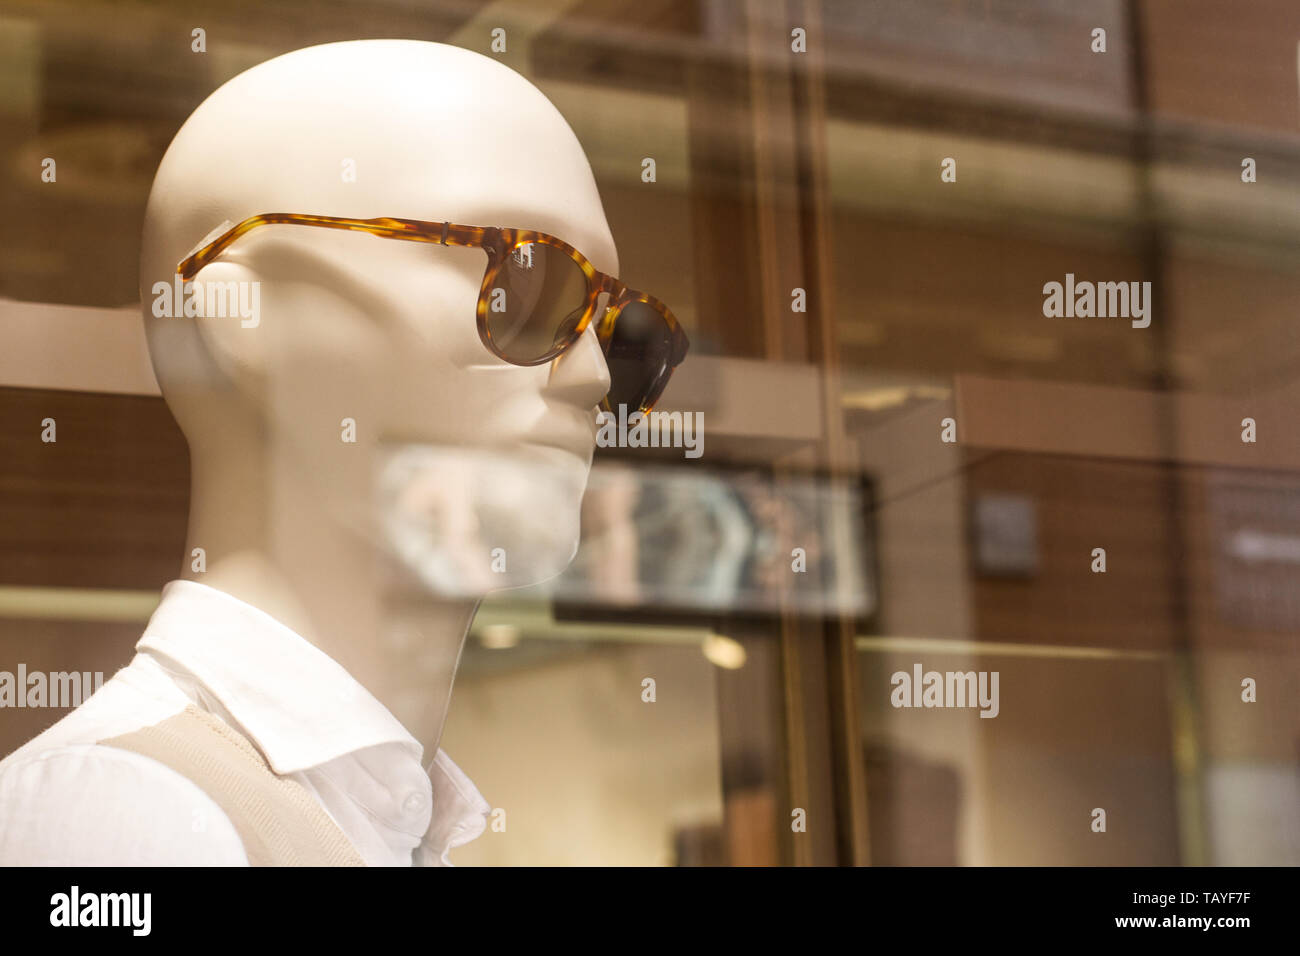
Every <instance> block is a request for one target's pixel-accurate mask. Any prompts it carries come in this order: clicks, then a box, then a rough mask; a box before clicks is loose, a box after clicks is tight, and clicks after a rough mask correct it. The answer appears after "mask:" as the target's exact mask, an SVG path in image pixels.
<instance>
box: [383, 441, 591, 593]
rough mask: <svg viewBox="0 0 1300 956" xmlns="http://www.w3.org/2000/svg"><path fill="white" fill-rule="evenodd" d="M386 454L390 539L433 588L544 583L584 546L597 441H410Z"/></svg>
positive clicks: (473, 589) (388, 544) (480, 589)
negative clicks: (496, 445) (500, 444)
mask: <svg viewBox="0 0 1300 956" xmlns="http://www.w3.org/2000/svg"><path fill="white" fill-rule="evenodd" d="M379 457H380V459H381V460H380V467H379V474H378V475H377V477H376V481H375V487H376V489H377V492H378V501H377V506H378V511H379V524H380V526H381V527H382V528H383V533H384V542H383V544H384V547H385V548H386V549H387V550H388V551H389V552H390V553H391V554H392V555H393V556H394V557H395V558H397V560H398V561H399V562H400V563H401V565H402V566H403V567H405V568H406V570H408V571H409V572H410V573H411V574H413V575H414V576H415V577H416V578H417V579H418V580H419V581H420V582H421V583H422V584H423V585H424V586H425V587H426V588H428V589H429V590H430V591H432V592H434V593H437V594H440V595H445V596H478V595H482V594H486V593H488V592H490V591H494V590H502V589H508V588H518V587H525V586H528V585H530V584H538V583H540V582H542V581H545V580H548V579H549V578H553V577H555V576H556V575H558V574H560V573H561V572H562V571H564V569H565V568H566V567H567V566H568V564H569V562H570V561H572V560H573V556H574V555H575V554H576V553H577V549H578V536H579V523H578V514H579V507H580V504H581V501H582V495H583V491H584V489H585V487H586V484H587V474H588V471H589V470H590V466H591V454H590V451H588V453H587V454H586V455H585V456H580V455H576V454H574V453H573V452H570V451H567V450H561V449H557V448H552V447H541V446H536V445H523V446H520V447H518V448H515V449H511V450H508V451H507V450H501V451H496V450H466V449H461V448H447V447H439V446H436V445H427V444H403V445H399V446H395V447H391V448H386V449H384V451H383V452H382V453H381V455H380V456H379Z"/></svg>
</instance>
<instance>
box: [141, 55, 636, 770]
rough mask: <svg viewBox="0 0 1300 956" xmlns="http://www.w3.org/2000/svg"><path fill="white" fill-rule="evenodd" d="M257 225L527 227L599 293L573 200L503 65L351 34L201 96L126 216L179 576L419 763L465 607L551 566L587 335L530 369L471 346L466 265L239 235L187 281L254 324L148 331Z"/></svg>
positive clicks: (582, 171)
mask: <svg viewBox="0 0 1300 956" xmlns="http://www.w3.org/2000/svg"><path fill="white" fill-rule="evenodd" d="M265 212H290V213H305V214H314V215H326V216H349V217H357V218H366V217H378V216H390V217H399V218H411V219H428V220H451V221H454V222H461V223H472V224H478V225H501V226H516V227H520V228H529V229H538V230H542V231H546V232H550V233H552V234H554V235H557V236H561V237H563V238H564V239H565V240H566V241H568V242H570V243H571V244H572V245H574V246H576V247H577V248H579V249H581V250H582V251H583V252H584V253H586V254H587V256H588V257H589V258H590V259H591V260H592V262H593V264H594V265H595V266H596V267H597V268H598V269H601V270H605V271H609V272H615V273H616V272H617V270H618V260H617V255H616V252H615V248H614V243H613V240H612V237H611V235H610V230H609V227H608V225H607V223H606V221H605V216H604V212H603V210H602V207H601V203H600V198H599V195H598V193H597V189H596V185H595V181H594V179H593V177H592V174H591V169H590V166H589V164H588V162H587V159H586V157H585V155H584V154H583V151H582V148H581V146H580V145H579V143H578V141H577V139H576V137H575V136H574V134H573V132H572V131H571V130H570V128H569V127H568V125H567V123H566V122H565V121H564V119H563V117H561V115H560V114H559V112H558V111H557V110H556V109H555V108H554V107H553V106H552V105H551V104H550V102H549V101H548V100H546V98H545V97H544V96H543V95H542V94H541V93H540V92H539V91H538V90H537V89H536V88H534V87H533V86H532V85H531V84H530V83H528V81H527V80H525V79H524V78H523V77H521V76H519V75H518V74H516V73H514V72H513V71H511V70H510V69H508V68H506V67H504V66H502V65H501V64H499V63H497V62H496V61H494V60H492V59H490V58H487V57H484V56H480V55H478V54H476V53H472V52H468V51H466V50H462V49H459V48H456V47H451V46H444V45H441V44H436V43H426V42H417V41H405V40H364V41H357V42H348V43H334V44H328V45H324V46H318V47H311V48H308V49H304V50H299V51H296V52H293V53H290V54H287V55H284V56H281V57H278V58H276V59H273V60H270V61H268V62H266V63H263V64H261V65H259V66H257V67H255V68H253V69H251V70H249V71H247V72H246V73H243V74H241V75H240V76H238V77H236V78H234V79H233V80H231V81H230V82H228V83H227V84H226V85H224V86H223V87H221V88H220V89H219V90H218V91H217V92H215V93H214V94H212V96H210V97H209V98H208V99H207V100H206V101H205V102H204V103H203V104H202V105H201V106H200V107H199V108H198V109H197V110H196V111H195V113H194V114H193V115H192V116H191V117H190V118H189V120H188V121H187V122H186V123H185V125H184V127H183V128H182V129H181V130H180V132H179V133H178V134H177V136H176V138H175V140H174V141H173V142H172V144H171V146H170V148H169V149H168V151H167V154H166V156H165V157H164V159H163V161H162V163H161V165H160V168H159V170H158V174H157V177H156V180H155V182H154V187H153V191H152V193H151V195H150V198H149V203H148V208H147V212H146V216H145V227H144V242H143V250H142V258H141V272H140V281H141V295H142V300H143V302H144V303H145V308H144V314H145V322H146V330H147V333H148V340H149V347H150V354H151V357H152V361H153V366H154V370H155V373H156V376H157V379H158V382H159V384H160V386H161V389H162V393H163V397H164V398H165V400H166V402H167V404H168V407H169V408H170V409H171V411H172V413H173V415H174V416H175V418H176V421H177V422H178V423H179V425H180V427H181V429H182V431H183V432H184V433H185V436H186V438H187V440H188V443H189V447H190V467H191V476H192V477H191V482H192V484H191V501H190V520H189V529H188V534H187V539H186V555H187V557H186V560H185V571H184V576H185V577H186V578H189V579H192V580H195V581H198V582H200V583H202V584H205V585H208V586H209V587H213V588H217V589H219V590H221V591H224V592H227V593H228V594H230V595H233V596H235V597H237V598H239V599H240V600H242V601H244V602H246V603H248V604H250V605H252V606H254V607H256V608H258V609H260V610H262V611H265V612H266V613H267V614H269V615H271V616H272V617H274V618H276V619H277V620H279V621H280V622H282V623H283V624H285V625H286V626H288V627H289V628H292V629H293V630H294V631H296V632H297V633H298V634H300V635H302V636H303V637H305V638H306V639H307V640H308V641H310V642H311V643H312V644H314V645H315V646H316V647H318V648H319V649H320V650H322V651H324V652H325V653H326V654H328V655H329V656H330V657H332V658H333V659H334V660H335V661H337V662H338V663H339V664H341V665H342V666H343V667H344V668H345V669H346V670H348V671H349V672H350V673H351V675H352V676H353V677H355V678H356V680H357V681H359V682H360V683H361V684H362V685H363V686H364V687H365V688H366V689H367V690H368V691H369V692H370V693H371V694H373V695H374V696H375V697H376V698H378V699H379V700H380V701H381V702H382V703H383V704H384V705H385V706H386V707H388V708H389V710H391V711H392V713H393V714H394V715H395V716H396V717H397V718H398V720H399V721H401V722H402V723H403V724H404V725H405V726H406V728H407V729H408V730H409V731H410V732H411V734H412V735H413V736H415V737H416V738H417V739H418V740H419V741H420V742H421V743H422V744H423V745H424V748H425V754H426V756H428V755H432V754H433V752H434V751H435V750H436V748H437V745H438V740H439V738H440V736H441V733H442V726H443V722H444V719H445V715H446V712H447V706H448V703H449V700H450V695H451V687H452V681H453V678H454V676H455V671H456V666H457V662H458V659H459V655H460V651H461V647H462V645H463V642H464V639H465V635H466V633H467V630H468V628H469V625H470V623H471V621H472V619H473V615H474V611H475V608H476V607H477V602H478V600H479V599H480V598H481V597H482V596H483V594H485V593H487V592H488V591H490V590H494V589H498V588H502V587H518V586H522V585H527V584H531V583H535V582H538V581H541V580H544V579H546V578H548V577H551V576H553V575H555V574H557V573H559V572H560V571H561V570H563V568H564V567H565V566H566V565H567V563H568V562H569V561H570V560H571V559H572V557H573V555H574V553H575V551H576V548H577V541H578V513H579V504H580V501H581V497H582V493H583V490H584V487H585V484H586V478H587V473H588V470H589V467H590V463H591V454H592V449H593V446H594V436H595V423H594V407H595V406H596V404H597V403H598V402H599V400H600V399H601V398H602V396H603V395H604V394H605V392H606V390H607V389H608V387H609V378H608V372H607V370H606V367H605V362H604V359H603V357H602V354H601V350H600V347H599V345H598V344H597V341H596V338H595V334H594V332H593V328H588V329H587V331H586V333H585V334H584V336H583V339H582V340H581V341H580V342H579V343H578V344H577V345H576V346H574V347H573V348H571V349H570V350H569V351H567V352H565V353H564V354H563V355H562V356H561V357H560V358H558V359H556V360H555V361H554V362H552V363H551V364H550V365H542V366H535V367H517V366H512V365H509V364H507V363H505V362H503V361H501V360H500V359H498V358H497V357H495V356H494V355H492V354H491V353H490V352H488V350H487V349H486V348H485V347H484V346H483V344H482V343H481V342H480V340H479V338H478V334H477V331H476V327H475V321H474V309H475V300H476V296H477V292H478V283H479V281H480V279H481V276H482V271H483V261H484V260H483V257H484V253H483V252H482V251H481V250H477V249H466V248H455V247H444V246H433V245H427V244H423V243H414V242H400V241H392V240H385V239H380V238H376V237H373V236H369V235H365V234H361V233H352V232H340V231H334V230H326V229H314V228H303V227H294V226H268V227H265V228H262V229H258V230H256V231H255V232H253V233H250V234H249V235H248V236H246V237H244V238H242V239H241V240H240V241H239V242H238V243H237V244H235V245H234V246H232V247H231V248H230V249H229V250H228V251H227V252H226V253H224V254H223V255H222V256H221V258H220V259H219V260H218V261H216V262H214V263H212V264H210V265H208V266H207V267H206V268H204V269H203V270H202V272H201V274H200V275H199V276H198V279H199V280H202V281H204V282H232V281H233V282H240V283H250V282H258V283H260V289H259V291H260V312H261V314H260V318H259V320H258V322H257V323H256V325H255V326H254V327H248V326H249V325H250V323H247V322H244V323H241V321H240V320H239V319H238V318H237V317H236V318H220V317H203V318H170V317H155V316H154V315H153V314H152V313H151V310H150V308H149V304H150V302H151V299H152V296H151V294H150V290H151V288H152V287H153V286H154V284H155V283H156V282H160V281H163V282H171V280H172V277H173V274H174V272H175V268H176V263H177V262H178V261H179V260H180V259H181V258H182V257H184V256H185V255H186V254H187V253H188V252H189V251H190V250H191V249H192V248H193V247H194V246H195V244H196V243H198V242H200V240H202V239H203V238H204V236H205V235H207V234H209V233H210V232H211V231H212V230H213V229H214V228H216V227H218V226H219V225H220V224H221V223H222V222H223V220H225V221H230V222H238V221H240V220H241V219H243V218H245V217H246V216H250V215H254V214H258V213H265ZM345 420H351V421H352V422H353V423H355V424H354V429H353V430H354V433H355V441H347V440H345V437H346V431H347V429H346V424H345ZM197 549H201V552H200V551H198V550H197ZM200 554H201V556H202V557H201V560H200V559H199V557H198V556H199V555H200Z"/></svg>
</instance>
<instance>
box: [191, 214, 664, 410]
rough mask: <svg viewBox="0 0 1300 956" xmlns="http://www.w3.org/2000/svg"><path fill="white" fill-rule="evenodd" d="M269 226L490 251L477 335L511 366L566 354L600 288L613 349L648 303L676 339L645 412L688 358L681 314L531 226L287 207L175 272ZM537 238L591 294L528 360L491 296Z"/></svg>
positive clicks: (604, 330) (603, 327)
mask: <svg viewBox="0 0 1300 956" xmlns="http://www.w3.org/2000/svg"><path fill="white" fill-rule="evenodd" d="M267 225H296V226H320V227H323V228H326V229H350V230H353V231H355V232H365V233H369V234H370V235H372V236H379V237H380V238H382V239H405V240H408V241H410V242H429V243H433V244H435V245H442V246H468V247H472V248H476V249H482V250H483V251H484V252H486V253H487V257H488V264H487V269H486V270H484V273H483V285H482V287H481V288H480V289H479V295H478V308H477V315H478V334H479V338H480V339H482V340H483V344H484V345H485V346H487V348H488V350H489V351H491V352H492V354H493V355H496V356H497V357H498V358H500V359H502V360H503V361H506V362H509V363H510V364H511V365H523V366H533V365H544V364H546V363H547V362H550V361H552V360H554V359H555V358H556V357H558V356H559V355H562V354H563V353H564V352H565V350H567V349H568V348H569V347H570V346H572V345H573V343H574V342H576V341H578V339H579V338H580V337H581V336H582V333H583V332H585V331H586V330H587V326H588V325H589V324H590V323H591V320H592V317H593V316H594V315H595V312H596V304H597V300H598V299H599V298H600V295H601V293H608V294H609V301H608V304H607V305H606V308H605V315H604V316H603V317H602V318H601V320H600V322H599V323H598V324H597V326H596V337H597V339H598V340H599V341H600V345H601V348H602V350H604V351H605V352H608V350H609V343H610V341H611V338H612V336H613V333H614V326H615V324H616V322H617V320H618V315H619V313H620V312H622V310H623V308H624V307H625V306H626V305H628V304H629V303H631V302H644V303H645V304H646V305H648V306H650V307H651V308H652V309H654V310H655V311H656V312H658V313H659V314H660V315H662V316H663V318H664V322H665V323H666V324H667V326H668V330H669V334H670V336H671V338H672V349H671V352H670V356H671V357H670V359H669V362H668V363H667V364H666V365H665V366H664V368H663V369H662V370H660V372H659V373H658V377H657V379H656V380H655V381H654V382H652V383H651V386H650V388H649V390H648V392H647V394H646V397H645V398H644V399H643V400H642V402H641V406H640V411H642V412H649V411H650V409H651V408H652V407H653V406H654V403H655V402H656V401H657V400H658V398H659V396H660V395H661V394H662V393H663V389H664V386H665V385H667V384H668V379H669V378H670V377H671V376H672V372H673V370H674V369H675V368H677V366H678V365H680V364H681V363H682V360H683V359H684V358H685V357H686V351H687V349H688V348H689V347H690V341H689V340H688V339H687V337H686V332H685V331H684V330H683V329H682V327H681V324H680V323H679V322H678V321H677V317H676V316H674V315H673V314H672V312H671V311H670V310H669V308H668V306H666V305H665V304H664V303H663V302H661V301H660V300H658V299H656V298H655V297H654V296H652V295H647V294H646V293H644V292H641V291H639V290H637V289H631V288H629V287H628V286H627V285H625V284H624V283H623V282H620V281H619V280H618V279H617V278H615V277H614V276H612V275H609V274H607V273H604V272H601V271H599V270H598V269H597V268H596V267H595V266H593V265H592V264H591V262H590V261H589V260H588V259H587V257H586V256H584V255H583V254H582V253H581V252H579V251H578V250H577V249H575V248H573V246H571V245H569V244H568V243H567V242H565V241H564V240H563V239H559V238H557V237H555V236H552V235H550V234H549V233H545V232H536V231H534V230H531V229H503V228H500V227H497V226H465V225H461V224H459V223H454V222H426V221H424V220H420V219H389V218H386V217H381V218H378V219H346V218H341V217H338V216H309V215H301V214H298V213H288V212H270V213H262V214H260V215H257V216H249V217H248V218H247V219H245V220H243V221H242V222H240V223H238V224H236V225H234V226H230V228H228V229H226V230H225V231H224V232H222V233H220V234H219V235H217V236H216V237H215V238H211V237H209V238H208V239H205V240H204V242H202V243H200V245H199V246H198V247H197V248H195V249H194V250H193V251H192V252H190V254H189V255H187V256H186V257H185V258H184V259H182V260H181V261H180V262H179V263H177V265H176V274H177V275H179V276H180V277H181V279H182V281H184V282H189V281H190V280H191V279H193V278H194V277H195V276H196V275H198V273H199V270H201V269H202V268H203V267H204V266H206V265H208V264H209V263H211V262H212V261H213V260H215V259H216V258H217V257H218V256H219V255H221V253H222V252H224V251H225V250H226V249H227V248H228V247H229V246H230V245H231V244H232V243H234V242H235V241H236V240H237V239H239V238H240V237H241V236H243V235H245V234H246V233H248V232H250V231H251V230H253V229H256V228H257V227H258V226H267ZM532 242H539V243H542V244H544V245H548V246H553V247H555V248H557V249H560V250H562V251H563V252H564V253H565V254H567V255H568V256H569V258H571V259H572V260H573V261H574V262H576V263H577V264H578V267H579V268H580V269H582V272H583V275H585V276H586V278H587V299H586V302H585V304H584V309H583V314H582V318H581V320H580V321H579V322H578V323H577V325H576V326H574V328H573V330H572V331H571V332H570V333H569V334H568V335H567V336H566V337H565V338H564V339H562V340H560V341H559V342H557V343H556V344H554V345H553V346H552V347H551V349H550V350H549V351H548V352H546V354H544V355H540V356H538V357H537V358H535V359H532V360H529V361H526V362H525V361H520V360H518V359H513V358H507V357H506V355H505V354H503V352H502V351H501V350H500V349H499V348H497V346H496V345H495V344H494V343H493V342H492V330H491V329H490V328H489V327H488V300H489V297H490V294H491V289H492V283H493V281H494V280H495V278H496V276H497V274H498V273H499V272H500V270H501V269H502V268H503V267H504V265H505V263H506V260H507V258H508V257H509V255H510V254H511V253H513V252H514V251H515V249H517V248H518V247H519V246H521V245H524V244H525V243H532ZM601 407H602V408H604V409H606V410H609V404H608V399H607V398H606V399H602V400H601Z"/></svg>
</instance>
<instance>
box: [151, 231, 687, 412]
mask: <svg viewBox="0 0 1300 956" xmlns="http://www.w3.org/2000/svg"><path fill="white" fill-rule="evenodd" d="M281 224H283V225H298V226H321V227H324V228H327V229H351V230H354V231H356V232H366V233H369V234H370V235H372V236H379V237H380V238H383V239H406V240H409V241H411V242H431V243H435V244H438V245H443V246H470V247H473V248H476V249H482V250H483V251H484V252H486V253H487V268H486V269H485V270H484V273H483V284H482V285H481V287H480V288H479V294H478V307H477V313H478V334H479V338H480V339H482V340H483V344H484V345H485V346H487V348H488V350H489V351H491V352H492V354H494V355H496V356H498V357H499V358H501V359H504V360H505V361H507V362H509V363H510V364H511V365H523V366H529V365H543V364H545V363H547V362H550V361H553V360H554V359H555V358H557V357H558V356H560V355H563V354H564V352H565V351H566V350H567V349H569V348H570V347H571V346H572V345H573V344H574V343H575V342H577V341H578V339H579V337H581V335H582V334H583V332H585V331H586V330H587V326H588V325H589V324H590V323H591V321H592V318H593V317H594V316H595V315H596V312H597V309H598V307H599V305H600V300H601V296H605V297H606V298H605V300H604V303H605V310H604V313H603V314H602V316H601V318H600V319H599V320H598V321H597V324H596V337H597V339H598V340H599V342H600V347H601V351H602V352H604V354H605V364H606V365H607V366H608V367H609V378H610V387H609V392H608V393H607V394H606V396H605V398H604V399H603V400H602V401H601V408H603V409H605V410H606V411H613V410H614V409H617V408H618V407H619V406H626V407H627V408H628V409H634V410H640V411H642V412H649V411H650V409H651V408H653V407H654V403H655V402H656V401H657V400H658V398H659V396H660V395H661V394H662V393H663V390H664V386H665V385H667V384H668V379H669V378H671V377H672V374H673V369H675V368H676V367H677V366H678V365H680V364H681V363H682V360H683V359H684V358H685V357H686V350H687V348H688V347H689V345H690V343H689V341H688V340H687V338H686V333H685V332H684V331H683V330H682V327H681V325H680V324H679V323H678V321H677V319H676V318H675V317H674V316H673V314H672V312H670V311H669V310H668V306H666V305H664V304H663V303H662V302H660V301H659V300H658V299H656V298H654V297H653V296H649V295H646V294H645V293H644V292H638V291H637V290H635V289H629V288H628V287H627V286H626V285H624V284H623V283H622V282H620V281H619V280H618V279H616V278H615V277H614V276H611V275H607V274H605V273H603V272H600V271H598V270H597V269H596V267H595V266H593V265H592V264H591V262H590V261H588V259H587V257H586V256H584V255H583V254H582V253H581V252H579V251H578V250H577V249H575V248H573V246H571V245H569V244H568V243H567V242H564V241H563V240H561V239H557V238H556V237H555V236H552V235H548V234H547V233H544V232H533V231H532V230H528V229H499V228H497V227H495V226H461V225H457V224H456V223H454V222H424V221H421V220H417V219H386V218H381V219H341V218H337V217H335V216H303V215H297V214H295V213H282V212H274V213H264V214H263V215H260V216H250V217H249V218H248V219H245V220H244V221H243V222H241V223H239V224H238V225H234V226H231V225H230V224H229V223H223V224H222V225H221V226H219V227H218V228H219V229H224V231H223V232H221V233H219V234H217V233H213V234H212V235H209V236H208V237H207V238H206V239H204V240H203V242H202V243H200V245H199V246H198V247H197V248H196V249H194V251H192V252H191V253H190V254H189V255H188V256H186V257H185V258H184V259H182V260H181V261H180V262H179V263H178V264H177V266H176V274H177V275H179V276H180V277H181V279H182V280H183V281H184V282H189V281H190V280H191V279H193V278H194V277H195V276H196V275H197V274H198V272H199V270H200V269H202V268H203V267H204V266H206V265H207V264H208V263H210V262H212V261H213V260H214V259H216V258H217V256H219V255H221V253H222V252H223V251H224V250H225V249H226V248H227V247H229V246H230V245H231V244H232V243H233V242H235V240H237V239H239V238H240V237H241V236H243V235H244V234H245V233H247V232H249V231H251V230H253V229H256V228H257V227H258V226H266V225H281ZM227 227H228V228H227ZM214 236H215V238H214Z"/></svg>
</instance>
